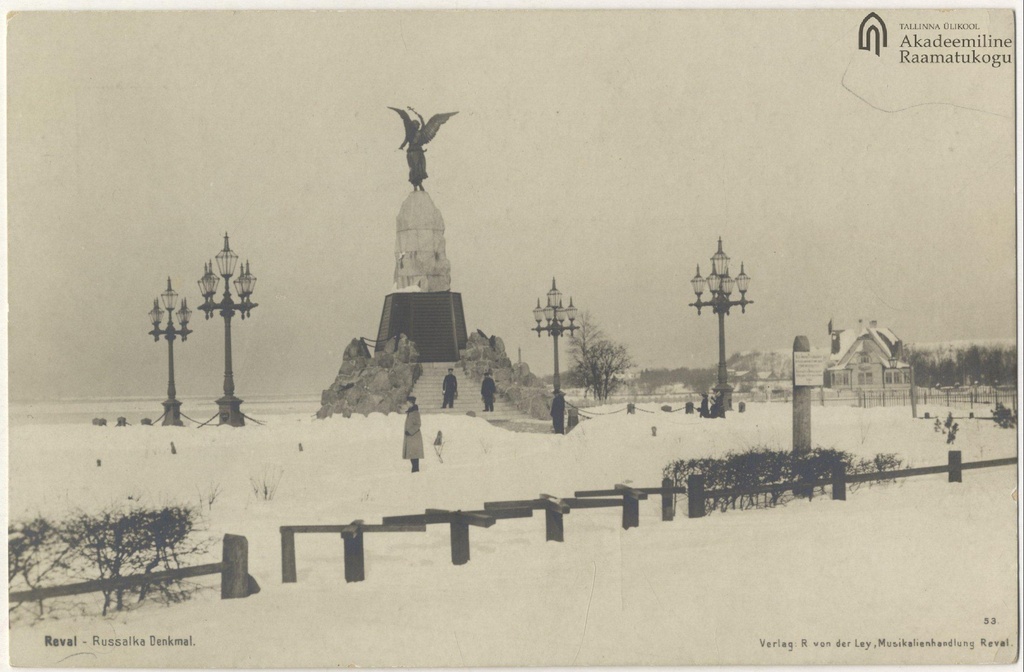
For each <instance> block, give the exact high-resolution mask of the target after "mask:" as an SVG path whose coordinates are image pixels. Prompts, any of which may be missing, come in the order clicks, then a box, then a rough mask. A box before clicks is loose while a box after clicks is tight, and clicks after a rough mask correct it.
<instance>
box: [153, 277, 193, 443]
mask: <svg viewBox="0 0 1024 672" xmlns="http://www.w3.org/2000/svg"><path fill="white" fill-rule="evenodd" d="M161 301H162V302H163V305H164V307H163V309H161V308H160V302H161ZM177 304H178V293H177V292H175V291H174V290H173V289H171V279H170V278H167V290H166V291H165V292H164V293H163V294H161V295H160V298H159V299H153V310H151V311H149V321H150V322H151V323H152V324H153V330H152V331H150V332H149V334H150V336H152V337H153V340H154V341H157V342H159V341H160V337H161V336H163V337H164V338H166V339H167V401H165V402H164V403H163V406H164V415H163V418H164V421H163V424H164V426H168V425H172V426H177V427H181V426H182V425H183V424H184V423H182V421H181V402H180V401H178V399H177V396H176V394H177V391H176V390H175V388H174V339H176V338H177V337H178V336H181V340H182V341H186V340H188V335H189V334H191V333H192V330H191V329H189V328H188V321H189V318H190V317H192V311H191V310H189V309H188V300H187V299H182V300H181V308H180V309H179V310H178V323H179V324H180V325H181V326H180V327H178V328H175V326H174V309H175V308H176V307H177ZM164 310H166V311H167V327H166V328H164V329H161V328H160V322H161V321H162V319H163V313H164Z"/></svg>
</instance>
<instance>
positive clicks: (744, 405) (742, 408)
mask: <svg viewBox="0 0 1024 672" xmlns="http://www.w3.org/2000/svg"><path fill="white" fill-rule="evenodd" d="M739 408H740V413H746V412H747V402H745V401H741V402H740V406H739Z"/></svg>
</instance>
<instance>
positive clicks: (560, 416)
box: [551, 390, 565, 434]
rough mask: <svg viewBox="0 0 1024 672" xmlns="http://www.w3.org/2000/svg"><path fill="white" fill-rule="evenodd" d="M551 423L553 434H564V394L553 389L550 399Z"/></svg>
mask: <svg viewBox="0 0 1024 672" xmlns="http://www.w3.org/2000/svg"><path fill="white" fill-rule="evenodd" d="M551 425H552V427H553V429H554V432H555V434H565V394H564V393H563V392H562V391H561V390H555V397H554V398H553V399H552V400H551Z"/></svg>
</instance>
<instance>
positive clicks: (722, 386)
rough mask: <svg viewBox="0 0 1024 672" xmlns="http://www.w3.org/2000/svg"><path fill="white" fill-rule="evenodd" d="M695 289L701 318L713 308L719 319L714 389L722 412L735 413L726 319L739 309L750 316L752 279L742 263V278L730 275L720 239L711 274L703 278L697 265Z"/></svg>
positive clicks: (694, 304) (696, 304) (713, 258)
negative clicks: (704, 296)
mask: <svg viewBox="0 0 1024 672" xmlns="http://www.w3.org/2000/svg"><path fill="white" fill-rule="evenodd" d="M690 284H691V285H692V286H693V293H694V294H696V295H697V300H696V301H695V302H693V303H691V304H690V305H691V306H693V307H694V308H696V309H697V314H698V315H700V310H701V308H708V307H710V308H711V309H712V311H713V312H714V313H715V314H716V315H718V383H717V384H716V385H715V387H714V388H713V389H714V390H715V392H716V393H717V394H718V395H719V398H721V400H722V408H724V409H727V410H732V385H730V384H729V379H728V373H727V371H726V368H725V316H726V315H728V314H729V309H730V308H732V307H733V306H739V307H740V309H741V310H742V312H744V313H746V312H747V306H748V305H749V304H751V303H753V301H751V300H749V299H747V288H748V287H749V286H750V276H749V275H747V274H746V272H745V271H744V270H743V264H742V263H740V274H739V275H737V276H736V277H735V278H733V277H732V276H730V275H729V257H728V256H726V254H725V252H723V251H722V239H721V238H719V239H718V251H717V252H715V254H714V256H712V257H711V274H710V275H708V277H707V278H703V277H701V275H700V265H699V264H698V265H697V275H695V276H693V279H692V280H690ZM705 284H706V285H707V288H708V290H709V291H710V292H711V300H709V301H704V300H703V299H701V294H703V293H704V287H705ZM737 289H738V290H739V292H740V298H739V300H735V299H732V298H731V297H732V293H733V290H737Z"/></svg>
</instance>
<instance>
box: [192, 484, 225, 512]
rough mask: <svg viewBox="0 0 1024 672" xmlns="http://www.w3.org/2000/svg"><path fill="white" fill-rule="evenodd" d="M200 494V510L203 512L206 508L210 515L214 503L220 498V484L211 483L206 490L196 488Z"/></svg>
mask: <svg viewBox="0 0 1024 672" xmlns="http://www.w3.org/2000/svg"><path fill="white" fill-rule="evenodd" d="M196 491H197V492H198V493H199V509H200V511H202V510H203V509H204V508H205V509H206V512H207V513H209V512H210V510H211V509H212V508H213V504H214V502H216V501H217V498H218V497H220V483H210V484H209V485H208V486H206V489H205V490H204V489H201V488H196Z"/></svg>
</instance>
